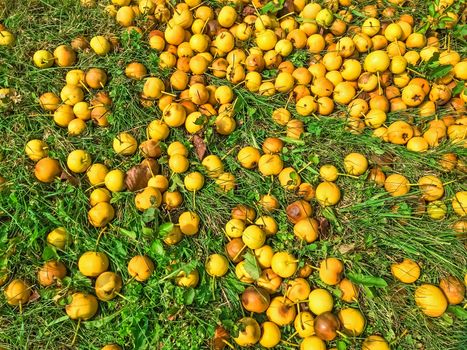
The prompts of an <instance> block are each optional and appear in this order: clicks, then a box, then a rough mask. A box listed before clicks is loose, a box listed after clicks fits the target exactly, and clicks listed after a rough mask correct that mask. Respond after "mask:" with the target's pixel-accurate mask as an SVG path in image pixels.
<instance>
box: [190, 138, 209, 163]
mask: <svg viewBox="0 0 467 350" xmlns="http://www.w3.org/2000/svg"><path fill="white" fill-rule="evenodd" d="M192 140H193V146H195V151H196V156H197V157H198V159H199V160H203V158H204V155H205V154H206V150H207V147H206V144H205V143H204V140H203V138H202V137H201V136H199V135H195V136H193V139H192Z"/></svg>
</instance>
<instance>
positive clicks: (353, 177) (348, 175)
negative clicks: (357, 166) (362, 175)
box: [337, 173, 358, 179]
mask: <svg viewBox="0 0 467 350" xmlns="http://www.w3.org/2000/svg"><path fill="white" fill-rule="evenodd" d="M337 175H339V176H347V177H351V178H352V179H358V176H356V175H350V174H342V173H337Z"/></svg>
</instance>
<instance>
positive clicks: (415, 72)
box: [406, 67, 425, 78]
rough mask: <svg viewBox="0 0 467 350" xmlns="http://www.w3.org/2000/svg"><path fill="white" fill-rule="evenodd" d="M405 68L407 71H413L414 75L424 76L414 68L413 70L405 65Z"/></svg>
mask: <svg viewBox="0 0 467 350" xmlns="http://www.w3.org/2000/svg"><path fill="white" fill-rule="evenodd" d="M406 69H407V70H408V71H409V72H412V73H414V74H416V75H419V76H421V77H422V78H425V76H424V75H423V74H422V73H419V72H417V71H416V70H413V69H412V68H409V67H407V68H406Z"/></svg>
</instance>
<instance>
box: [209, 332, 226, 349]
mask: <svg viewBox="0 0 467 350" xmlns="http://www.w3.org/2000/svg"><path fill="white" fill-rule="evenodd" d="M228 337H229V332H227V330H226V329H225V328H224V327H222V326H217V328H216V332H215V333H214V338H213V340H212V348H213V350H222V349H224V347H225V342H224V340H227V338H228Z"/></svg>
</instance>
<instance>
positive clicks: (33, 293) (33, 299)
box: [28, 290, 41, 303]
mask: <svg viewBox="0 0 467 350" xmlns="http://www.w3.org/2000/svg"><path fill="white" fill-rule="evenodd" d="M40 297H41V296H40V294H39V293H38V292H37V290H33V291H32V293H31V296H30V297H29V299H28V303H32V302H33V301H36V300H37V299H39V298H40Z"/></svg>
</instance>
